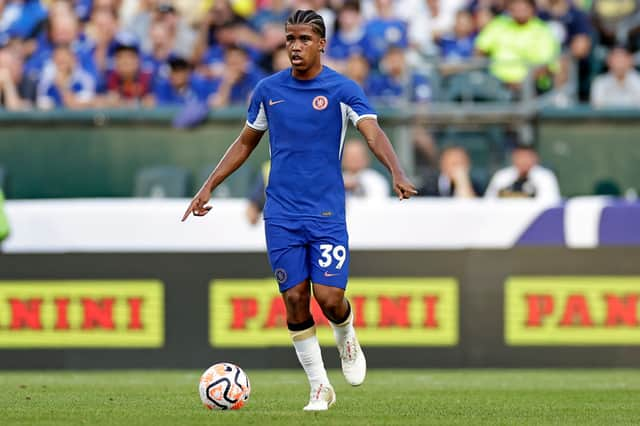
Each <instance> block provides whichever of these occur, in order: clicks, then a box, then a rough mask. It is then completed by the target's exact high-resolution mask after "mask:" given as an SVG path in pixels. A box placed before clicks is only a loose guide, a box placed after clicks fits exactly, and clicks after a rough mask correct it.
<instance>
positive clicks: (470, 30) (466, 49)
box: [438, 10, 476, 62]
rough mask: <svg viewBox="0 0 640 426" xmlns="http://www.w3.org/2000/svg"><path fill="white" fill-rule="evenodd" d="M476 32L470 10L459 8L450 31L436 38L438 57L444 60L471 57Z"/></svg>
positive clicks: (457, 60) (456, 60)
mask: <svg viewBox="0 0 640 426" xmlns="http://www.w3.org/2000/svg"><path fill="white" fill-rule="evenodd" d="M475 39H476V33H475V29H474V24H473V17H472V16H471V12H469V11H467V10H460V11H458V13H457V14H456V23H455V25H454V27H453V32H452V33H446V34H444V35H443V36H442V37H441V38H440V39H439V40H438V47H439V49H440V57H441V58H442V59H444V60H445V61H446V62H460V61H465V60H468V59H470V58H472V57H473V53H474V43H475Z"/></svg>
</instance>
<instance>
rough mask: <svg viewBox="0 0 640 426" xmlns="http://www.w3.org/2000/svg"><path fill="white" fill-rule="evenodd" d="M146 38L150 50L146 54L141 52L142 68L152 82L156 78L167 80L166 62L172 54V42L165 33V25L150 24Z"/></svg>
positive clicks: (158, 22) (160, 22)
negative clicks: (148, 74) (150, 75)
mask: <svg viewBox="0 0 640 426" xmlns="http://www.w3.org/2000/svg"><path fill="white" fill-rule="evenodd" d="M148 38H149V42H150V46H151V50H150V51H149V52H148V53H142V52H141V58H142V63H143V65H142V67H143V68H144V69H145V70H148V71H150V72H151V74H152V75H153V79H154V81H155V80H156V79H158V78H168V76H169V71H168V66H167V61H168V60H169V57H170V56H171V53H172V52H171V50H172V49H173V40H172V39H171V38H170V37H169V34H168V32H167V24H166V23H164V22H163V21H154V22H152V23H151V27H150V28H149V36H148Z"/></svg>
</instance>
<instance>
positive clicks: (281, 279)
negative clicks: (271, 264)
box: [276, 268, 287, 284]
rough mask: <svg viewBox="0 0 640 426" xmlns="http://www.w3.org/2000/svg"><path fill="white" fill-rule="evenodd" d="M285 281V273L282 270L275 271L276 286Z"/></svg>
mask: <svg viewBox="0 0 640 426" xmlns="http://www.w3.org/2000/svg"><path fill="white" fill-rule="evenodd" d="M286 280H287V271H285V270H284V269H282V268H278V269H276V281H278V284H282V283H284V282H285V281H286Z"/></svg>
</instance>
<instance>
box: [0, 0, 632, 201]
mask: <svg viewBox="0 0 640 426" xmlns="http://www.w3.org/2000/svg"><path fill="white" fill-rule="evenodd" d="M309 7H313V8H316V9H317V10H318V11H319V12H320V13H321V15H322V16H324V17H325V20H326V24H327V35H328V38H329V40H328V49H327V55H326V62H327V64H328V65H330V66H333V67H335V68H336V69H338V70H339V71H343V72H345V73H347V75H349V76H351V77H352V78H354V80H356V81H357V82H358V83H359V84H360V85H361V86H362V87H363V89H364V90H365V92H366V93H367V94H368V95H369V96H370V97H371V99H372V100H373V101H374V103H376V104H377V105H378V106H379V107H381V108H382V110H383V111H384V107H389V108H390V109H391V111H392V112H394V113H398V114H405V116H407V117H409V116H411V115H415V116H416V117H419V116H421V115H420V114H422V116H427V120H426V121H427V126H428V127H427V130H428V131H429V132H430V133H432V136H431V137H433V138H435V139H436V143H437V145H438V146H440V147H443V146H445V145H447V144H450V142H451V138H450V137H448V136H447V135H446V134H445V133H447V132H451V131H453V132H454V133H455V132H457V133H459V134H465V132H467V130H465V129H464V127H463V126H462V127H461V126H459V125H457V124H454V123H455V122H456V119H455V111H456V109H455V108H454V107H449V108H448V109H446V108H445V109H444V110H446V111H451V112H448V113H447V114H450V121H451V122H450V123H448V124H447V125H446V127H447V129H448V130H447V132H444V133H443V132H442V131H441V129H440V128H436V127H432V126H431V125H430V124H429V120H431V121H433V120H434V118H433V117H435V116H437V113H438V111H443V109H442V108H441V107H440V104H443V103H444V104H448V103H451V104H465V105H466V106H465V108H467V107H468V108H469V109H468V110H465V111H467V112H468V113H469V114H471V115H473V114H482V111H485V108H492V107H487V105H486V104H504V106H503V107H502V108H503V110H502V112H501V113H500V114H505V115H508V114H514V111H516V112H517V114H520V112H522V114H521V115H522V117H525V118H524V119H526V120H530V119H531V117H532V116H533V115H532V114H533V113H536V112H542V111H544V110H545V109H546V108H551V109H552V110H553V109H558V108H565V109H566V108H576V107H577V106H578V105H580V104H581V103H586V102H588V101H589V99H590V98H591V97H592V96H591V95H592V91H591V88H592V82H593V81H595V80H597V79H600V80H602V78H599V76H600V75H602V74H605V73H606V72H608V71H609V65H608V63H607V58H608V57H609V56H610V52H611V50H612V48H616V49H619V48H621V47H624V48H625V49H626V51H628V52H629V54H630V55H631V58H632V63H631V68H636V69H637V67H638V64H639V63H640V60H639V59H638V58H639V57H638V47H640V43H639V42H638V41H639V40H640V38H639V37H638V34H640V32H639V31H638V28H640V8H639V7H638V2H637V1H634V0H630V1H612V0H593V1H590V0H585V1H582V0H535V1H534V0H508V1H503V0H455V1H444V0H439V1H438V0H432V1H426V2H425V1H419V0H398V1H393V2H390V1H374V0H361V1H358V0H331V1H329V0H315V1H308V0H281V1H253V0H249V1H241V2H240V1H230V0H215V1H208V0H207V1H199V0H175V1H171V0H149V1H144V2H139V1H135V0H93V1H87V0H82V1H80V0H26V1H5V2H2V6H0V105H1V106H0V110H6V111H27V112H31V113H35V112H36V111H35V110H37V109H51V108H52V109H53V110H54V111H64V110H71V109H73V110H86V111H97V110H100V111H104V116H108V115H109V112H108V111H109V110H111V111H112V110H114V109H121V110H125V111H130V110H132V109H136V110H149V111H168V112H167V114H171V115H173V123H174V125H175V126H176V127H178V128H193V127H196V126H199V125H202V124H203V123H206V121H207V117H208V112H209V113H211V114H212V116H216V114H218V113H222V114H225V111H227V110H229V109H230V108H231V109H233V108H238V111H242V110H243V109H244V106H245V105H246V102H247V99H248V96H249V95H250V93H251V91H252V89H253V87H254V86H255V84H256V82H257V81H258V80H259V78H261V77H262V76H265V75H268V74H269V73H272V72H274V71H276V70H280V69H282V68H283V67H285V66H286V58H285V60H283V45H284V28H283V25H282V23H283V21H284V18H285V17H286V16H287V15H288V14H289V13H290V12H291V11H292V10H293V9H295V8H309ZM527 7H529V8H531V9H530V10H531V12H530V13H529V12H526V11H525V12H526V13H525V15H526V19H524V21H523V23H522V24H518V23H517V19H520V18H517V15H518V14H520V13H521V12H522V11H523V10H525V9H526V8H527ZM514 16H515V17H516V19H514ZM527 32H530V33H529V34H538V35H540V36H539V37H538V36H536V37H535V39H534V40H531V42H530V43H525V44H524V48H523V49H519V50H518V49H516V50H514V51H513V52H509V51H508V50H509V49H511V47H509V45H508V43H506V44H505V43H503V41H505V40H508V39H509V38H510V37H519V36H523V37H524V39H526V37H529V36H526V34H525V33H527ZM501 34H502V36H501ZM523 34H525V35H523ZM532 43H535V44H537V45H538V46H537V47H536V46H533V44H532ZM541 43H542V44H541ZM543 45H544V49H542V47H541V46H543ZM541 49H542V50H544V51H545V52H547V53H548V54H545V55H543V56H544V57H542V56H540V54H539V53H540V51H541ZM613 50H615V49H613ZM479 51H482V52H483V53H484V55H485V56H486V57H487V58H489V61H488V62H482V61H479V55H478V53H479ZM505 52H506V53H505ZM535 52H538V53H536V55H534V56H531V55H532V54H533V53H535ZM554 52H555V53H554ZM68 53H72V54H71V55H69V54H68ZM507 53H508V55H507V56H510V57H511V58H512V60H513V61H512V62H509V61H510V60H508V61H506V62H505V61H504V55H506V54H507ZM283 62H284V63H283ZM478 64H480V65H478ZM631 71H634V70H633V69H632V70H631ZM629 75H631V76H634V75H635V72H630V73H629ZM610 83H611V84H614V85H615V84H618V85H620V86H621V87H628V86H629V85H630V84H631V83H629V81H626V80H624V81H623V80H622V79H620V80H618V82H617V83H616V81H615V79H614V80H612V81H611V82H610ZM614 104H615V103H612V105H614ZM616 105H619V104H616ZM179 106H181V107H182V109H177V108H176V107H179ZM423 107H424V108H428V109H429V112H430V114H427V113H421V111H422V110H421V108H423ZM624 107H625V108H627V109H633V108H638V107H640V104H638V103H637V101H636V100H635V98H632V99H631V100H630V101H629V102H626V103H625V104H624ZM424 111H426V110H424ZM474 111H475V112H474ZM478 111H480V112H479V113H478ZM518 111H520V112H518ZM523 111H527V112H526V113H525V112H523ZM531 111H533V112H531ZM1 114H2V112H0V115H1ZM62 114H64V113H62ZM96 114H97V115H96V116H98V114H102V112H101V113H97V112H96ZM163 114H164V113H163ZM101 116H102V115H101ZM232 116H234V117H236V118H237V119H238V120H240V119H241V115H240V114H236V115H233V114H232ZM435 119H439V118H435ZM392 121H393V120H392ZM423 121H424V120H423ZM445 121H446V119H445ZM489 124H490V125H491V126H493V127H492V128H491V130H490V131H495V130H496V129H497V131H498V133H499V134H501V135H502V137H503V139H502V140H501V141H498V142H495V141H493V137H492V138H487V136H486V135H487V132H485V129H479V130H477V129H474V130H472V132H476V134H475V135H473V136H468V135H467V136H464V137H463V140H461V141H460V143H462V144H463V145H464V147H465V148H466V149H467V151H468V152H469V154H470V156H471V160H472V163H473V164H474V174H475V175H476V176H477V177H479V178H480V180H486V179H485V178H484V177H485V176H489V175H490V174H491V172H492V171H494V170H495V169H497V168H498V167H501V166H503V165H505V164H506V160H505V159H506V158H507V157H508V155H507V154H508V151H507V149H506V148H507V146H508V145H509V144H510V143H511V142H512V141H511V140H508V139H505V138H506V136H505V135H507V134H508V133H512V134H514V133H515V134H518V135H520V136H521V137H523V138H524V139H523V140H522V141H521V142H524V143H534V142H535V132H533V131H532V126H533V124H532V122H531V121H529V122H528V123H525V124H523V119H521V118H518V119H517V120H516V122H514V123H511V122H509V123H505V122H504V121H503V122H502V123H500V125H497V124H496V123H489ZM396 125H397V126H398V128H399V129H400V130H399V133H398V134H399V135H400V136H399V137H398V140H397V141H396V140H394V142H396V143H397V144H400V145H402V144H404V145H405V149H402V148H401V149H400V151H401V154H402V153H405V154H403V155H402V159H403V161H404V162H405V163H411V164H407V167H408V169H409V170H416V169H417V168H419V167H420V160H419V159H417V158H416V156H415V155H413V154H410V153H409V152H410V151H411V149H410V148H407V147H410V146H411V140H410V137H407V136H406V135H407V134H409V133H410V131H407V129H408V128H410V126H412V124H411V120H410V119H409V118H406V119H403V120H402V122H400V121H397V120H396V121H394V126H396ZM403 126H404V130H402V127H403ZM496 126H498V127H499V128H498V127H496ZM481 127H482V125H481ZM403 132H404V133H403ZM467 133H468V132H467ZM402 134H404V135H405V136H402ZM483 134H484V136H483ZM440 137H444V138H445V139H444V140H440V139H439V138H440ZM489 139H491V140H492V142H491V143H489V145H490V148H487V142H486V141H487V140H489ZM487 152H489V154H487ZM407 153H409V154H407ZM543 155H544V153H543ZM487 156H489V157H490V160H487ZM262 160H264V159H260V161H262ZM169 162H170V160H169ZM434 164H437V161H435V162H434ZM477 165H480V166H477ZM254 166H255V165H254ZM191 167H192V168H191V170H192V172H194V171H196V172H197V170H196V169H194V168H193V167H194V166H193V165H192V166H191ZM480 168H483V169H482V170H481V169H480ZM560 175H562V173H560ZM238 180H239V182H241V183H239V184H238V185H235V184H234V188H233V189H232V190H231V192H229V193H228V194H229V195H232V196H244V195H245V194H246V193H247V190H248V188H240V186H241V185H245V184H246V185H248V179H244V178H243V179H240V178H238ZM223 192H224V191H223Z"/></svg>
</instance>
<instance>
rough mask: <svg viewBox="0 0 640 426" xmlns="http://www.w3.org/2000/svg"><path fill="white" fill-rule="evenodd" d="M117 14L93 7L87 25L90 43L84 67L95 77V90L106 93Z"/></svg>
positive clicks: (112, 65)
mask: <svg viewBox="0 0 640 426" xmlns="http://www.w3.org/2000/svg"><path fill="white" fill-rule="evenodd" d="M118 27H119V24H118V15H117V13H116V11H115V10H113V9H111V8H106V7H102V8H94V9H93V10H92V13H91V20H90V21H89V23H88V25H87V31H86V33H87V37H88V38H89V39H90V42H91V44H92V47H91V50H90V56H89V57H87V58H86V59H84V61H82V62H83V65H84V67H85V69H86V70H87V71H89V72H91V73H92V74H93V76H94V78H95V79H96V92H97V93H106V91H107V73H108V72H109V71H111V70H113V67H114V54H115V47H116V44H117V41H116V39H115V38H116V33H117V32H118Z"/></svg>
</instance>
